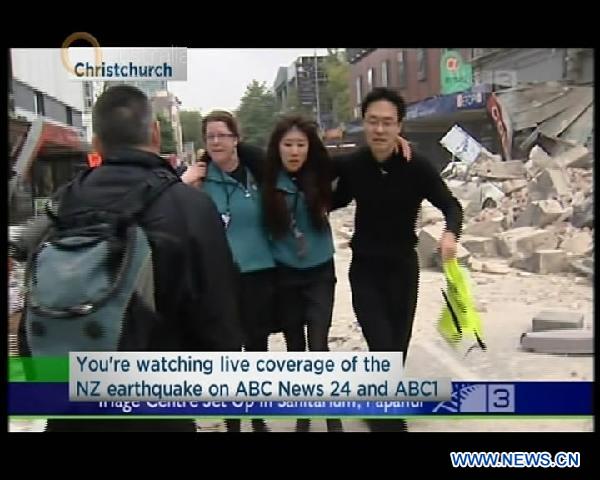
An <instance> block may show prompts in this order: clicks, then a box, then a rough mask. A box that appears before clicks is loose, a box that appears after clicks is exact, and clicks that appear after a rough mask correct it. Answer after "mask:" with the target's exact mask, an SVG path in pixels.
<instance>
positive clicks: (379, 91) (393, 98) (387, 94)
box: [361, 87, 406, 122]
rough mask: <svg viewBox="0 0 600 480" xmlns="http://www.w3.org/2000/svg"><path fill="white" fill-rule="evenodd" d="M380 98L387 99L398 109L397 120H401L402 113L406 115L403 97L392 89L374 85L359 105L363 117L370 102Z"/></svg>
mask: <svg viewBox="0 0 600 480" xmlns="http://www.w3.org/2000/svg"><path fill="white" fill-rule="evenodd" d="M380 100H387V101H388V102H390V103H393V104H394V105H395V107H396V110H397V111H398V122H401V121H402V119H403V118H404V115H406V104H405V103H404V99H403V98H402V97H401V96H400V95H399V94H398V93H396V92H395V91H394V90H391V89H389V88H385V87H376V88H374V89H373V90H371V91H370V92H369V93H368V94H367V96H366V97H365V99H364V100H363V102H362V105H361V110H362V117H363V118H365V113H366V112H367V108H369V105H370V104H371V103H373V102H378V101H380Z"/></svg>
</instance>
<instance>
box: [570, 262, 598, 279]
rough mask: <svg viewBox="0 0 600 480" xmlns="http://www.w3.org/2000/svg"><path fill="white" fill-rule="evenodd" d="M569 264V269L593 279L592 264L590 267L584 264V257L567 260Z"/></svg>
mask: <svg viewBox="0 0 600 480" xmlns="http://www.w3.org/2000/svg"><path fill="white" fill-rule="evenodd" d="M569 266H570V267H571V270H572V271H574V272H575V273H577V274H578V275H581V276H583V277H587V278H588V279H590V280H593V279H594V266H593V265H592V266H591V267H590V266H589V265H586V262H585V259H580V258H575V259H571V260H569Z"/></svg>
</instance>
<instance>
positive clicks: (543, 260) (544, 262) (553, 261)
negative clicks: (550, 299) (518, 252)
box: [527, 250, 568, 275]
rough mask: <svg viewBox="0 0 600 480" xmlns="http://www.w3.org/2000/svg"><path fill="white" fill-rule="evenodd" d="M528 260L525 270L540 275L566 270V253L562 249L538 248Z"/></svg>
mask: <svg viewBox="0 0 600 480" xmlns="http://www.w3.org/2000/svg"><path fill="white" fill-rule="evenodd" d="M528 262H529V263H528V266H529V268H527V270H529V271H530V272H534V273H539V274H542V275H545V274H547V273H560V272H564V271H566V270H568V263H567V254H566V253H565V252H564V251H563V250H538V251H536V252H534V253H533V255H532V256H531V257H530V258H529V260H528Z"/></svg>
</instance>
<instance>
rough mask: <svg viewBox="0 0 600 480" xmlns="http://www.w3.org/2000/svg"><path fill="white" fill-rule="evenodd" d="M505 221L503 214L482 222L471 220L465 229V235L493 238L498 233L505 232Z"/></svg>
mask: <svg viewBox="0 0 600 480" xmlns="http://www.w3.org/2000/svg"><path fill="white" fill-rule="evenodd" d="M503 220H504V215H502V214H500V215H498V216H495V217H494V218H490V219H487V220H482V221H480V222H477V221H474V220H471V221H470V222H469V223H468V224H467V226H466V227H465V229H464V233H465V235H474V236H477V237H490V238H492V237H493V236H494V235H496V234H497V233H500V232H502V231H503Z"/></svg>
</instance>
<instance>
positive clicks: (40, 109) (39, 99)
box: [33, 92, 46, 115]
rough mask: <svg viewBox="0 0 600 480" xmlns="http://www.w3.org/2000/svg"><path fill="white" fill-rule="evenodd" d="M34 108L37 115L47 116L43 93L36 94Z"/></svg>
mask: <svg viewBox="0 0 600 480" xmlns="http://www.w3.org/2000/svg"><path fill="white" fill-rule="evenodd" d="M33 104H34V108H35V112H34V113H36V114H37V115H45V114H46V112H45V110H44V94H43V93H41V92H35V98H34V102H33Z"/></svg>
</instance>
